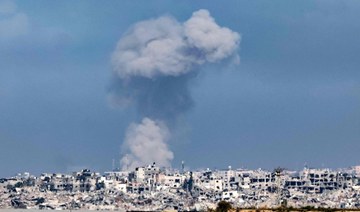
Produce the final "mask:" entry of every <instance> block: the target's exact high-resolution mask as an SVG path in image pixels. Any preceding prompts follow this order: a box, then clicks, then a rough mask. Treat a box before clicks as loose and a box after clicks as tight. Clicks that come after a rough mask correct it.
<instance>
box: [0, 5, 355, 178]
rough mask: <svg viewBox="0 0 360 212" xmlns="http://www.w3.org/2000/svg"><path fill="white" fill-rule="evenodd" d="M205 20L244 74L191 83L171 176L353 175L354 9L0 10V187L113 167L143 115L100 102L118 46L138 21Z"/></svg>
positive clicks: (211, 72)
mask: <svg viewBox="0 0 360 212" xmlns="http://www.w3.org/2000/svg"><path fill="white" fill-rule="evenodd" d="M200 9H205V10H207V11H209V12H210V14H211V16H212V17H213V18H214V19H215V21H216V23H217V24H219V25H220V26H222V27H227V28H229V29H231V30H232V31H234V32H237V33H239V34H240V35H241V42H240V45H239V49H237V50H236V51H237V52H236V53H237V54H238V55H239V57H240V63H239V64H238V65H234V64H231V63H228V62H222V63H220V62H218V63H215V65H205V66H202V67H200V68H199V74H198V75H197V76H196V77H195V78H194V79H192V80H191V81H190V84H189V91H190V93H191V96H192V100H193V104H194V105H193V106H192V107H191V108H190V109H189V111H188V112H187V113H184V115H183V116H182V117H181V119H182V125H181V128H180V129H179V130H178V131H176V134H175V135H174V136H172V138H170V140H169V142H168V144H169V149H170V150H171V151H172V152H173V153H174V159H173V160H172V162H171V164H172V166H173V167H180V165H181V161H185V163H186V165H187V166H189V167H190V168H191V169H196V168H206V167H209V168H214V167H217V168H226V167H228V166H229V165H231V166H232V167H234V168H236V167H244V168H249V169H256V168H264V169H269V170H272V169H273V168H275V167H278V166H281V167H286V168H288V169H301V168H302V167H303V166H304V164H307V165H308V166H310V167H319V168H321V167H330V168H339V167H349V166H354V165H358V164H360V157H359V153H358V152H359V150H360V71H359V67H360V60H359V55H360V39H359V36H358V35H359V34H360V25H359V24H358V23H357V22H358V21H357V20H358V19H359V18H360V14H359V13H358V11H359V9H360V2H359V1H355V0H354V1H350V0H349V1H342V0H326V1H325V0H324V1H297V2H289V1H265V0H261V1H260V0H254V1H237V0H233V1H230V0H229V1H224V2H221V6H219V3H218V2H216V1H206V2H202V1H192V0H191V1H190V0H189V1H165V0H162V1H160V0H157V1H112V0H110V1H106V2H100V1H33V0H31V1H8V0H0V145H1V147H0V161H1V165H0V176H9V175H13V174H15V173H18V172H24V171H29V172H31V173H34V174H39V173H41V172H70V171H74V170H78V169H81V168H90V169H94V170H97V171H101V172H103V171H106V170H110V169H111V168H112V160H113V159H115V160H116V162H117V163H116V164H117V166H119V164H118V163H119V160H120V158H121V157H123V154H122V153H123V150H121V148H122V147H123V146H122V145H123V142H124V138H125V133H126V130H127V128H128V126H129V124H131V123H134V122H137V123H139V122H141V120H142V118H143V117H142V116H141V115H139V114H138V113H137V111H136V109H135V108H134V107H128V108H121V107H118V105H113V104H111V101H109V94H110V93H111V89H112V80H113V78H112V73H113V68H112V64H111V56H112V54H113V52H114V51H115V48H116V44H117V43H118V41H119V40H120V39H121V38H122V37H123V36H124V34H125V32H127V31H128V30H129V28H130V27H132V26H133V25H134V24H136V23H138V22H139V21H144V20H149V19H156V18H158V17H161V16H164V15H166V16H170V17H173V18H174V19H176V20H178V21H179V22H180V23H182V22H185V21H186V20H188V19H189V18H190V17H191V16H192V14H193V12H195V11H198V10H200ZM164 101H166V98H164Z"/></svg>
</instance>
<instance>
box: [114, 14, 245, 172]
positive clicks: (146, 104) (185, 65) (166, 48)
mask: <svg viewBox="0 0 360 212" xmlns="http://www.w3.org/2000/svg"><path fill="white" fill-rule="evenodd" d="M239 43H240V35H239V34H238V33H236V32H233V31H231V30H230V29H228V28H225V27H220V26H219V25H218V24H217V23H216V22H215V20H214V19H213V18H212V17H211V16H210V13H209V12H208V11H207V10H199V11H196V12H194V13H193V15H192V17H191V18H190V19H188V20H187V21H186V22H184V23H179V22H178V21H177V20H175V19H174V18H172V17H169V16H163V17H160V18H157V19H152V20H146V21H142V22H139V23H137V24H135V25H134V26H133V27H132V28H131V29H130V30H129V31H128V32H127V33H126V34H125V35H124V36H123V37H122V38H121V39H120V41H119V42H118V44H117V47H116V49H115V51H114V53H113V55H112V65H113V68H114V75H115V79H114V83H113V88H112V94H111V99H112V103H116V104H119V105H122V106H127V105H129V104H130V105H131V104H134V105H135V106H136V107H137V109H138V111H139V113H140V114H141V115H142V117H147V118H145V119H143V121H142V123H141V124H139V125H136V126H138V127H140V128H141V129H145V128H147V129H148V130H147V131H148V134H147V135H153V134H156V131H159V130H160V131H164V129H166V130H165V131H167V134H169V130H167V128H168V127H166V126H170V128H171V130H174V129H175V128H176V124H174V123H176V120H177V118H178V117H179V116H181V115H182V114H183V113H184V112H186V111H188V110H189V109H190V108H191V107H192V106H193V100H192V98H191V95H190V92H189V87H188V84H189V81H190V80H191V79H193V78H194V77H196V76H197V72H198V70H199V68H198V67H199V66H200V65H202V64H205V63H216V62H220V61H222V60H224V59H226V58H231V57H233V58H235V59H237V58H238V55H237V54H236V50H237V48H238V46H239ZM153 120H161V121H160V122H161V123H162V127H159V128H156V127H154V126H160V125H159V123H160V122H159V121H153ZM149 123H152V124H149ZM134 128H136V127H134V125H133V126H132V127H130V128H129V131H128V134H127V136H126V141H125V148H126V149H127V150H128V154H127V155H126V156H124V158H123V160H122V161H123V165H129V164H136V165H144V164H147V163H152V162H157V163H158V164H161V165H169V164H170V161H171V159H172V158H173V155H172V153H171V151H169V150H167V145H160V144H166V143H165V142H166V141H167V140H168V139H167V138H165V137H162V136H158V138H157V139H149V138H148V137H147V136H144V133H143V134H142V136H140V135H139V136H138V135H137V133H142V132H141V131H140V130H134ZM161 129H162V130H161ZM151 130H155V132H153V133H150V131H151ZM129 132H131V133H130V134H131V136H129ZM158 134H159V133H158ZM160 134H161V133H160ZM166 137H167V136H166ZM140 140H141V142H140ZM153 140H158V141H159V142H153ZM149 141H152V142H150V143H151V144H158V145H160V146H161V147H162V148H166V151H165V150H163V152H164V153H167V154H165V156H164V157H163V158H160V157H157V156H156V157H155V156H152V155H157V154H158V152H157V151H154V152H152V151H149V149H150V150H152V147H153V146H152V145H150V144H149V145H139V143H143V142H149ZM160 141H161V142H160ZM139 146H141V147H144V148H140V149H139V148H138V147H139ZM146 148H149V149H146ZM135 150H136V151H135ZM139 152H141V154H140V153H139ZM168 153H171V154H168ZM164 160H165V161H166V162H165V161H164ZM125 161H127V162H125ZM131 166H132V165H131Z"/></svg>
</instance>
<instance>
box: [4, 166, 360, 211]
mask: <svg viewBox="0 0 360 212" xmlns="http://www.w3.org/2000/svg"><path fill="white" fill-rule="evenodd" d="M359 179H360V166H356V167H352V168H348V169H341V170H331V169H310V168H304V169H303V170H301V171H299V172H295V171H288V170H283V169H280V168H278V169H275V170H274V171H265V170H261V169H258V170H245V169H235V170H233V169H231V167H229V168H228V169H226V170H210V169H206V170H200V171H191V172H190V171H184V170H183V169H182V170H172V169H161V168H159V167H157V166H156V165H155V163H154V164H152V165H149V166H144V167H138V168H136V169H135V170H133V171H119V170H114V171H111V172H105V173H104V174H102V175H101V174H99V173H95V172H91V171H90V170H87V169H84V170H82V171H80V172H74V173H72V174H46V173H45V174H41V175H40V176H32V175H30V174H29V173H24V174H19V175H17V176H14V177H9V178H0V208H1V209H10V208H16V209H56V210H58V209H60V210H61V209H63V210H73V209H89V210H156V211H158V210H182V211H183V210H206V209H208V208H215V207H216V204H217V203H218V202H219V201H221V200H225V201H228V202H230V203H231V204H232V205H233V206H234V207H240V208H253V207H255V208H264V207H267V208H271V207H278V206H280V205H286V206H288V207H290V206H291V207H295V208H300V207H305V206H312V207H315V208H319V207H322V208H346V209H350V208H351V209H358V208H360V201H359V199H360V180H359Z"/></svg>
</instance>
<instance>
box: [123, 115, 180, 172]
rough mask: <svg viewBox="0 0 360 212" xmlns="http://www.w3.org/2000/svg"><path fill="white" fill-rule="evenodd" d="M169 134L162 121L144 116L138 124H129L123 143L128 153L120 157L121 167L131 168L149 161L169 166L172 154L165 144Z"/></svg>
mask: <svg viewBox="0 0 360 212" xmlns="http://www.w3.org/2000/svg"><path fill="white" fill-rule="evenodd" d="M169 136H170V133H169V130H168V129H167V127H166V126H165V125H164V124H163V123H161V122H155V121H153V120H151V119H149V118H144V119H143V120H142V122H141V123H140V124H132V125H130V127H129V128H128V130H127V132H126V137H125V143H124V147H125V149H127V150H128V151H129V152H130V154H126V155H125V156H124V157H123V158H122V159H121V164H122V165H123V168H125V169H133V168H135V167H138V166H141V165H144V164H147V163H149V162H150V161H156V163H157V164H158V165H160V166H165V167H167V166H170V161H171V160H172V159H173V158H174V155H173V153H172V152H171V151H170V150H169V149H168V146H167V141H168V140H169Z"/></svg>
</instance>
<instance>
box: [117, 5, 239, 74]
mask: <svg viewBox="0 0 360 212" xmlns="http://www.w3.org/2000/svg"><path fill="white" fill-rule="evenodd" d="M239 42H240V35H239V34H238V33H236V32H233V31H231V30H230V29H228V28H225V27H220V26H219V25H217V24H216V22H215V20H214V18H212V17H211V16H210V13H209V12H208V11H207V10H199V11H196V12H194V13H193V15H192V17H191V18H190V19H189V20H187V21H186V22H185V23H179V22H178V21H176V20H175V19H173V18H171V17H168V16H164V17H160V18H158V19H153V20H147V21H142V22H140V23H137V24H135V26H134V27H133V28H132V29H131V30H130V31H128V32H127V33H126V35H125V36H124V37H123V38H122V39H121V40H120V41H119V42H118V44H117V47H116V50H115V52H114V53H113V56H112V63H113V66H114V70H115V71H116V73H117V74H118V76H119V77H120V78H123V79H124V78H131V77H134V76H141V77H147V78H154V77H156V76H179V75H181V74H185V73H188V72H190V71H192V70H193V67H194V66H195V65H200V64H203V63H205V62H217V61H219V60H222V59H224V58H226V57H229V56H231V55H234V54H235V51H236V49H237V47H238V45H239Z"/></svg>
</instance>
